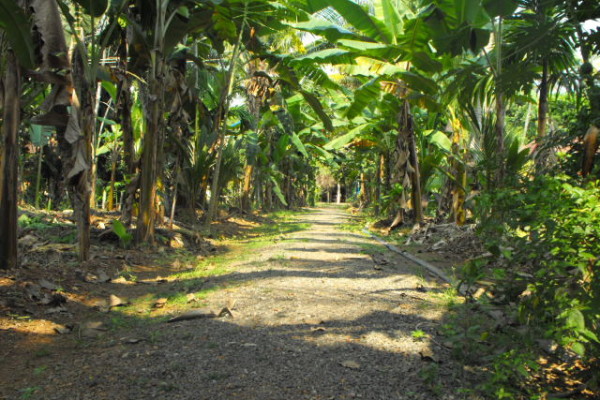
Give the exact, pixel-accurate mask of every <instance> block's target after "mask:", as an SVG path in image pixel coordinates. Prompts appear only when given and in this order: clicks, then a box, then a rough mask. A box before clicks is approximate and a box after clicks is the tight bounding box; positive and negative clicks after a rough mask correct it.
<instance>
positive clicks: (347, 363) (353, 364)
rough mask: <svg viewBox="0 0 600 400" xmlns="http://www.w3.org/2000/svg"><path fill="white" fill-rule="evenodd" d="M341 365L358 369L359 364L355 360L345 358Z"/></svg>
mask: <svg viewBox="0 0 600 400" xmlns="http://www.w3.org/2000/svg"><path fill="white" fill-rule="evenodd" d="M340 365H341V366H342V367H346V368H350V369H360V364H359V363H357V362H356V361H352V360H346V361H342V362H341V363H340Z"/></svg>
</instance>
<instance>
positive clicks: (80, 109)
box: [66, 49, 96, 261]
mask: <svg viewBox="0 0 600 400" xmlns="http://www.w3.org/2000/svg"><path fill="white" fill-rule="evenodd" d="M72 69H73V72H72V73H73V82H74V86H75V92H76V94H77V95H76V96H74V98H73V108H74V109H75V110H76V112H77V115H78V119H79V122H80V126H81V136H80V137H79V138H78V139H77V141H76V142H73V143H71V152H72V157H71V159H70V160H69V162H68V163H69V165H70V164H72V163H73V164H77V163H81V162H83V163H84V164H85V168H82V170H81V172H79V173H78V174H77V175H74V176H73V177H70V178H68V182H69V186H68V187H69V192H70V194H71V202H72V204H73V213H74V216H75V220H76V222H77V239H78V252H79V253H78V254H79V261H87V260H89V259H90V208H91V205H90V200H91V196H90V193H91V182H90V177H91V161H92V137H93V132H94V127H95V123H96V117H95V112H94V109H95V107H94V100H95V91H94V89H95V86H94V85H96V83H95V82H90V80H88V79H87V77H86V76H85V67H84V58H83V55H82V54H81V53H80V52H79V49H77V50H76V51H75V53H74V55H73V63H72ZM66 140H67V141H71V140H72V139H70V138H69V137H66ZM71 168H74V167H71V166H70V167H69V168H68V170H70V169H71Z"/></svg>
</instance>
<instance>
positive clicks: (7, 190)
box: [0, 51, 21, 269]
mask: <svg viewBox="0 0 600 400" xmlns="http://www.w3.org/2000/svg"><path fill="white" fill-rule="evenodd" d="M6 56H7V57H6V60H7V63H6V73H5V76H4V85H3V86H4V93H3V98H4V104H3V108H4V113H3V122H2V136H3V144H2V148H1V150H2V152H1V154H0V232H2V233H1V234H0V269H10V268H15V267H17V255H18V254H17V192H18V166H19V144H18V140H17V135H18V132H19V124H20V115H21V101H20V98H21V76H20V72H19V65H18V62H17V60H16V57H15V54H14V53H13V52H12V51H8V52H7V54H6Z"/></svg>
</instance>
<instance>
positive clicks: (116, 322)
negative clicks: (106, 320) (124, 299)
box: [110, 315, 133, 330]
mask: <svg viewBox="0 0 600 400" xmlns="http://www.w3.org/2000/svg"><path fill="white" fill-rule="evenodd" d="M132 325H133V324H132V322H131V321H130V320H129V319H128V318H126V317H123V316H120V315H115V316H112V317H110V328H111V329H113V330H119V329H126V328H131V327H132Z"/></svg>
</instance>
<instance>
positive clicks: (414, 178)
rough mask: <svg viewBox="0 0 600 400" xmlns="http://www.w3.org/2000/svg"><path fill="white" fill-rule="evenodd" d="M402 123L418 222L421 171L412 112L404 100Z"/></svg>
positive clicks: (420, 208)
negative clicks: (406, 143)
mask: <svg viewBox="0 0 600 400" xmlns="http://www.w3.org/2000/svg"><path fill="white" fill-rule="evenodd" d="M404 113H405V118H404V123H405V127H404V129H406V132H407V137H408V148H409V151H410V164H411V167H412V172H411V173H410V177H411V186H412V203H413V209H414V210H415V222H416V223H418V224H420V223H422V222H423V196H422V194H421V171H420V166H419V154H418V153H417V143H416V140H415V127H414V124H413V119H412V114H411V112H410V104H409V103H408V101H405V102H404Z"/></svg>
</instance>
